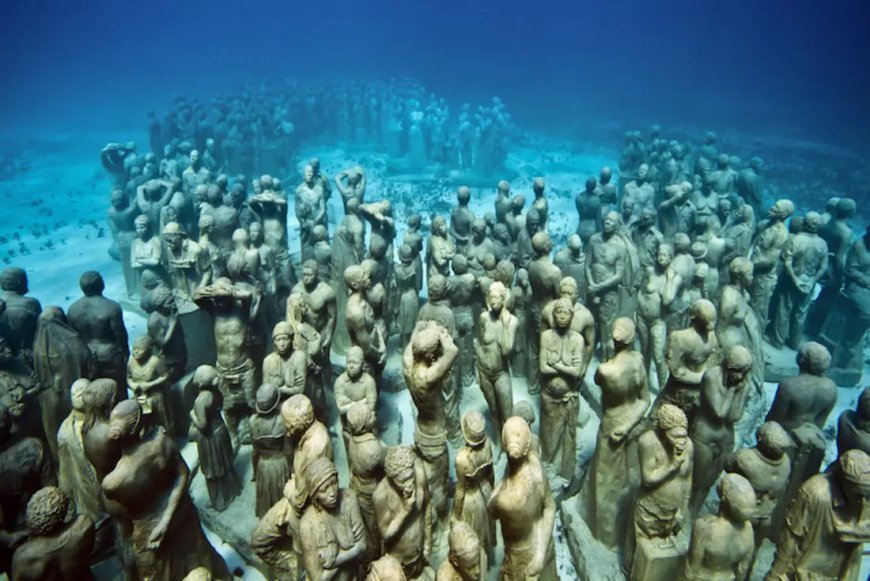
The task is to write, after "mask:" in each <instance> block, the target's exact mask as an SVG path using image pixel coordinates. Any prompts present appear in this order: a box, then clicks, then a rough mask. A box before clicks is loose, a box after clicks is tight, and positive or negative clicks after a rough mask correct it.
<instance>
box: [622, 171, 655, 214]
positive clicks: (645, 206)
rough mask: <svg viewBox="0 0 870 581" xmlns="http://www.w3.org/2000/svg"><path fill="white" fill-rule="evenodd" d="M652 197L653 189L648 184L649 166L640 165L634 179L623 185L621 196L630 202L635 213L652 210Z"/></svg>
mask: <svg viewBox="0 0 870 581" xmlns="http://www.w3.org/2000/svg"><path fill="white" fill-rule="evenodd" d="M654 195H655V187H654V186H653V185H652V184H651V183H650V182H649V165H648V164H646V163H642V164H640V166H639V167H638V169H637V174H636V175H635V178H634V179H633V180H631V181H630V182H628V183H627V184H625V193H624V194H623V196H624V197H627V198H629V199H630V200H632V201H633V202H634V206H635V208H636V209H637V211H638V212H641V213H643V211H644V210H653V209H654V208H653V197H654Z"/></svg>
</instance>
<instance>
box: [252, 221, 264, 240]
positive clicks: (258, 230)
mask: <svg viewBox="0 0 870 581" xmlns="http://www.w3.org/2000/svg"><path fill="white" fill-rule="evenodd" d="M249 236H250V238H251V242H253V243H254V244H259V243H260V242H262V241H263V227H262V226H260V223H259V222H254V223H253V224H251V232H250V234H249Z"/></svg>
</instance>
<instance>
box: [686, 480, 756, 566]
mask: <svg viewBox="0 0 870 581" xmlns="http://www.w3.org/2000/svg"><path fill="white" fill-rule="evenodd" d="M717 492H718V493H719V499H720V500H719V513H718V514H715V515H710V516H706V517H703V518H699V519H698V520H696V521H695V526H694V528H693V529H692V540H691V542H690V543H689V554H688V555H686V561H685V565H684V566H683V579H685V580H686V581H705V580H707V579H733V580H734V581H741V580H743V579H746V577H747V575H748V574H749V567H750V565H751V564H752V556H753V555H754V554H755V535H754V534H753V530H752V520H751V519H752V515H753V513H754V511H755V491H754V490H753V489H752V485H751V484H750V483H749V481H748V480H746V478H744V477H743V476H740V475H739V474H726V475H725V477H724V478H723V479H722V480H721V481H720V482H719V486H718V488H717Z"/></svg>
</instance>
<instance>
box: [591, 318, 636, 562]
mask: <svg viewBox="0 0 870 581" xmlns="http://www.w3.org/2000/svg"><path fill="white" fill-rule="evenodd" d="M612 333H613V347H614V352H615V354H614V356H613V358H611V359H610V360H609V361H606V362H604V363H602V364H600V365H599V366H598V369H596V370H595V383H596V384H597V385H598V386H599V387H600V388H601V405H602V407H603V409H604V413H603V414H602V416H601V425H600V427H599V428H598V438H597V440H596V444H595V454H594V456H593V457H592V464H591V468H590V471H589V472H588V476H587V478H588V481H587V484H586V486H587V487H588V488H587V498H588V502H589V504H588V509H587V511H586V521H587V522H588V523H590V524H591V527H590V528H591V529H592V531H593V534H594V535H595V538H597V539H598V540H599V541H601V542H602V543H604V544H605V545H607V546H609V547H616V546H618V545H620V543H621V540H622V539H624V538H625V535H626V532H627V527H628V524H629V520H630V519H629V518H628V516H629V515H630V511H631V506H630V504H629V503H630V502H631V499H632V497H633V496H634V494H635V492H636V491H637V487H638V485H639V477H638V474H637V468H636V463H635V461H634V458H633V454H635V453H636V450H637V438H638V436H639V435H640V434H639V433H638V428H639V427H640V426H641V425H642V421H643V419H644V416H645V415H646V412H647V410H648V409H649V404H650V395H649V390H648V389H647V375H646V365H645V363H644V360H643V355H641V354H640V353H638V352H637V351H635V350H634V338H635V326H634V323H633V322H632V320H631V319H628V318H625V317H620V318H619V319H616V321H614V323H613V332H612Z"/></svg>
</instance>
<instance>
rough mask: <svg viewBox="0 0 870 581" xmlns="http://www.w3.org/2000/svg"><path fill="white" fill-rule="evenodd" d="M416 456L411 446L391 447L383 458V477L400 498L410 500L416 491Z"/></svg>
mask: <svg viewBox="0 0 870 581" xmlns="http://www.w3.org/2000/svg"><path fill="white" fill-rule="evenodd" d="M415 461H416V455H415V453H414V448H412V447H411V446H391V447H389V448H387V453H386V455H385V457H384V475H385V476H386V477H387V478H388V479H389V481H390V484H392V485H393V486H394V487H395V488H397V489H398V490H399V491H400V492H401V493H402V496H404V497H405V498H411V497H412V496H413V495H414V492H415V491H416V490H417V471H416V469H415V467H414V462H415Z"/></svg>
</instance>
